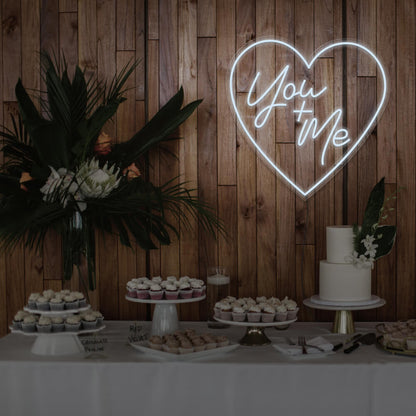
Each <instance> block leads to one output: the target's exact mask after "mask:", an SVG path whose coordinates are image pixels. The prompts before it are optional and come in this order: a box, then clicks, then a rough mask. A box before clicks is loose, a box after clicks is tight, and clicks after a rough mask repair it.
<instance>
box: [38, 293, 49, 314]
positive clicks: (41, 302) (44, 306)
mask: <svg viewBox="0 0 416 416" xmlns="http://www.w3.org/2000/svg"><path fill="white" fill-rule="evenodd" d="M36 309H37V310H38V311H49V299H48V298H45V297H44V296H39V297H38V299H37V300H36Z"/></svg>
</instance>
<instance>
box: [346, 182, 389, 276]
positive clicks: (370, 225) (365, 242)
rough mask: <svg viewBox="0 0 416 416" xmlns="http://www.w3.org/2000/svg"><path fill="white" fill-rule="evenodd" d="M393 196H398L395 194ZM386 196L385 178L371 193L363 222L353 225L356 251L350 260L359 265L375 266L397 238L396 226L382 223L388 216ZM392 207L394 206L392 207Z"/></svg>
mask: <svg viewBox="0 0 416 416" xmlns="http://www.w3.org/2000/svg"><path fill="white" fill-rule="evenodd" d="M392 198H396V196H395V195H393V196H392ZM385 202H386V201H385V196H384V178H382V179H381V180H380V182H378V183H377V185H376V186H375V187H374V188H373V190H372V191H371V193H370V197H369V199H368V202H367V206H366V209H365V212H364V219H363V224H362V225H361V226H360V227H359V226H358V225H357V224H355V225H354V227H353V232H354V252H353V253H352V256H351V258H349V259H348V260H350V261H352V262H353V263H355V264H356V265H357V266H358V267H371V268H373V267H374V262H375V261H376V260H377V259H379V258H380V257H382V256H385V255H386V254H388V253H390V251H391V249H392V247H393V245H394V241H395V239H396V227H395V226H393V225H380V223H381V222H382V221H383V220H385V219H386V218H387V213H386V208H385ZM390 209H392V208H390Z"/></svg>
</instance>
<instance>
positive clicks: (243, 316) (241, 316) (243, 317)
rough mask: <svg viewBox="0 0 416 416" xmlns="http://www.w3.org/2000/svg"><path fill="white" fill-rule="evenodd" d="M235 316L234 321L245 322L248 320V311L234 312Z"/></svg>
mask: <svg viewBox="0 0 416 416" xmlns="http://www.w3.org/2000/svg"><path fill="white" fill-rule="evenodd" d="M232 316H233V321H235V322H244V321H245V320H246V313H245V312H244V313H241V312H233V313H232Z"/></svg>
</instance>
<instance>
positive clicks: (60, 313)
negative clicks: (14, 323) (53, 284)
mask: <svg viewBox="0 0 416 416" xmlns="http://www.w3.org/2000/svg"><path fill="white" fill-rule="evenodd" d="M90 308H91V306H90V305H87V306H84V307H83V308H76V309H64V310H62V311H51V310H49V311H41V310H39V309H30V308H29V307H28V306H25V307H24V308H23V310H25V311H26V312H29V313H33V314H34V315H43V316H64V315H72V314H74V313H79V312H84V311H88V309H90Z"/></svg>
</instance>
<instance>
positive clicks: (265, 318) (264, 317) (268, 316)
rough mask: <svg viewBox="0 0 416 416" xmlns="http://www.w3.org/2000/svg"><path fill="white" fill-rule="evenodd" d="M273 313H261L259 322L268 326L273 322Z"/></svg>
mask: <svg viewBox="0 0 416 416" xmlns="http://www.w3.org/2000/svg"><path fill="white" fill-rule="evenodd" d="M274 316H275V314H274V313H262V314H261V321H262V322H264V323H265V324H269V323H270V322H273V321H274Z"/></svg>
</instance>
